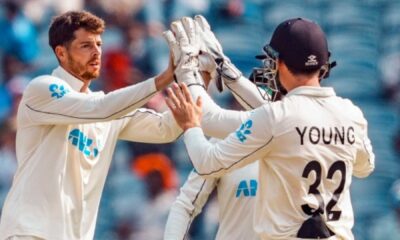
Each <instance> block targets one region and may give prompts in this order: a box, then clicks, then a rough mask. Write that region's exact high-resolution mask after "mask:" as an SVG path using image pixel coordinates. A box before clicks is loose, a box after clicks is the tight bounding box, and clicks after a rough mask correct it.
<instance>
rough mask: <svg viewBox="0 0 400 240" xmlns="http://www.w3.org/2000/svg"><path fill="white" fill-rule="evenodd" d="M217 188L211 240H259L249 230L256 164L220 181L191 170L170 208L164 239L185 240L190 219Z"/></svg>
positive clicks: (251, 220)
mask: <svg viewBox="0 0 400 240" xmlns="http://www.w3.org/2000/svg"><path fill="white" fill-rule="evenodd" d="M215 188H217V197H218V208H219V217H218V218H219V219H218V220H219V221H218V222H219V226H218V232H217V236H216V238H215V239H217V240H224V239H232V240H235V239H238V240H239V239H246V240H257V239H259V238H258V236H257V234H256V232H255V231H254V229H253V216H254V215H253V212H254V209H255V204H256V202H255V199H256V195H257V190H258V162H254V163H252V164H249V165H247V166H245V167H243V168H240V169H237V170H235V171H232V172H230V173H228V174H226V175H224V176H222V177H220V178H203V177H201V176H199V175H198V174H197V173H196V172H195V171H192V172H191V173H190V175H189V177H188V179H187V181H186V182H185V184H184V185H183V186H182V188H181V190H180V194H179V196H178V198H177V200H176V201H175V203H174V204H173V205H172V208H171V211H170V214H169V216H168V221H167V224H166V227H165V235H164V240H183V239H186V237H187V233H188V230H189V227H190V225H191V223H192V221H193V219H194V218H195V217H196V216H197V215H198V214H199V213H200V212H201V210H202V208H203V206H204V205H205V203H206V202H207V200H208V198H209V196H210V194H211V192H212V191H213V190H214V189H215Z"/></svg>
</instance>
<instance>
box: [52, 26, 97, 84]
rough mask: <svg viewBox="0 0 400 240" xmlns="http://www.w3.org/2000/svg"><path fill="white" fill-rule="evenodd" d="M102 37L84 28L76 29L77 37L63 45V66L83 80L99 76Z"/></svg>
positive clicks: (61, 58) (61, 60)
mask: <svg viewBox="0 0 400 240" xmlns="http://www.w3.org/2000/svg"><path fill="white" fill-rule="evenodd" d="M101 44H102V42H101V37H100V34H95V33H91V32H88V31H86V30H84V29H83V28H80V29H78V30H77V31H75V39H74V40H73V41H72V42H71V43H70V44H69V45H68V46H65V47H63V48H64V50H63V51H64V54H63V56H62V57H60V56H59V59H60V63H61V66H62V67H63V68H64V69H65V70H67V71H68V72H69V73H71V74H72V75H74V76H75V77H77V78H79V79H80V80H83V81H89V80H93V79H95V78H97V77H98V76H99V74H100V67H101Z"/></svg>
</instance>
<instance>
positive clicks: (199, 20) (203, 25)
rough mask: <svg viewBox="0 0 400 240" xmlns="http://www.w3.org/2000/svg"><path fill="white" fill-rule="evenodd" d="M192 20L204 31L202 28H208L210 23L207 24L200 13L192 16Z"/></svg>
mask: <svg viewBox="0 0 400 240" xmlns="http://www.w3.org/2000/svg"><path fill="white" fill-rule="evenodd" d="M194 21H195V22H196V23H197V24H199V26H200V28H201V29H202V30H203V31H204V30H210V29H211V27H210V24H208V22H207V20H206V19H205V17H203V16H202V15H196V16H195V17H194Z"/></svg>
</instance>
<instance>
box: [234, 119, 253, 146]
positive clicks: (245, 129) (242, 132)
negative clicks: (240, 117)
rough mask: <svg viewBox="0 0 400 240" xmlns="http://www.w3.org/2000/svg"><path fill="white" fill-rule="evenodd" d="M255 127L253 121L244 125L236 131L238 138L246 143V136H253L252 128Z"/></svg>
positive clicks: (248, 121)
mask: <svg viewBox="0 0 400 240" xmlns="http://www.w3.org/2000/svg"><path fill="white" fill-rule="evenodd" d="M252 126H253V121H252V120H251V119H249V120H247V121H246V122H245V123H243V124H242V125H241V126H240V128H239V129H238V130H236V137H237V138H238V139H239V141H241V142H242V143H243V142H245V141H246V139H247V137H246V135H249V134H251V131H250V128H251V127H252Z"/></svg>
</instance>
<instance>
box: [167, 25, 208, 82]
mask: <svg viewBox="0 0 400 240" xmlns="http://www.w3.org/2000/svg"><path fill="white" fill-rule="evenodd" d="M171 30H172V31H173V32H172V31H171ZM171 30H168V31H165V32H164V33H163V35H164V38H165V39H166V40H167V43H168V46H169V48H170V50H171V52H172V55H173V61H174V65H175V66H176V69H175V79H176V81H177V82H179V83H180V82H184V83H186V85H188V86H190V85H193V84H196V85H202V86H204V82H203V79H202V78H201V76H200V74H199V53H200V43H199V41H198V38H197V35H196V34H195V24H194V21H193V20H192V19H191V18H182V20H180V21H174V22H172V23H171Z"/></svg>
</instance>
